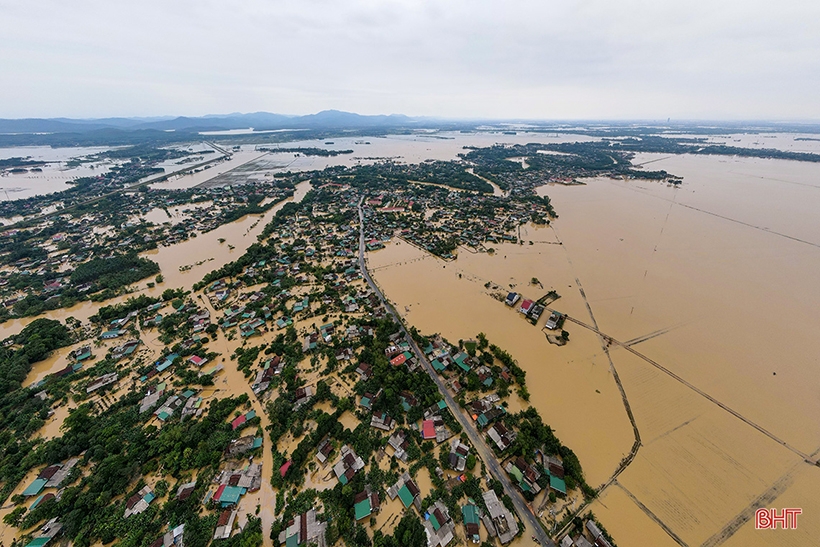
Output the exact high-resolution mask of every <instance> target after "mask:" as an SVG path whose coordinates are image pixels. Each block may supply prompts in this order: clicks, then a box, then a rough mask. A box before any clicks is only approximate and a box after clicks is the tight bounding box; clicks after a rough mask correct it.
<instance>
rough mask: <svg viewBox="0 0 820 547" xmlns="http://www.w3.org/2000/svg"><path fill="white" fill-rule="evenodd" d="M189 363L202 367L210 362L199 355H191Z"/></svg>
mask: <svg viewBox="0 0 820 547" xmlns="http://www.w3.org/2000/svg"><path fill="white" fill-rule="evenodd" d="M188 362H189V363H191V364H192V365H194V366H196V367H201V366H202V365H204V364H205V363H207V362H208V359H206V358H204V357H200V356H198V355H191V356H190V357H188Z"/></svg>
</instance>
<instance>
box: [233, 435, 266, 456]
mask: <svg viewBox="0 0 820 547" xmlns="http://www.w3.org/2000/svg"><path fill="white" fill-rule="evenodd" d="M260 446H262V438H261V437H254V436H253V435H246V436H244V437H240V438H238V439H235V440H233V441H231V442H230V444H228V448H226V449H225V453H226V454H227V455H228V456H239V455H240V454H244V453H245V452H249V451H251V450H253V449H255V448H259V447H260Z"/></svg>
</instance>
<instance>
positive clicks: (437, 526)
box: [430, 513, 441, 532]
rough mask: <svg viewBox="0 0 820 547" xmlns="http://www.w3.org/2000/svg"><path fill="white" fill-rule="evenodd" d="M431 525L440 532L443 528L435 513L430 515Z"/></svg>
mask: <svg viewBox="0 0 820 547" xmlns="http://www.w3.org/2000/svg"><path fill="white" fill-rule="evenodd" d="M430 523H431V524H432V525H433V530H435V531H436V532H438V529H439V528H441V524H439V521H438V519H437V518H436V516H435V515H434V514H433V513H430Z"/></svg>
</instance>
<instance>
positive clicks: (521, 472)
mask: <svg viewBox="0 0 820 547" xmlns="http://www.w3.org/2000/svg"><path fill="white" fill-rule="evenodd" d="M504 469H505V470H506V471H507V473H509V474H510V476H511V477H514V478H515V480H516V481H517V482H518V487H519V488H520V489H521V490H522V491H523V492H531V493H533V494H537V493H538V492H540V491H541V486H540V485H539V484H538V479H539V478H541V472H540V471H539V470H538V468H537V467H536V466H535V465H530V464H528V463H527V462H526V460H525V459H524V458H522V457H521V456H519V457H517V458H516V459H515V460H512V461H509V462H507V465H506V466H504ZM562 482H563V481H562Z"/></svg>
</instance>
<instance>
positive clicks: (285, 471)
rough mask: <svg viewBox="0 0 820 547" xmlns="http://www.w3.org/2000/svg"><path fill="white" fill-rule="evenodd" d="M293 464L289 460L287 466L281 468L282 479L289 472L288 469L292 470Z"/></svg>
mask: <svg viewBox="0 0 820 547" xmlns="http://www.w3.org/2000/svg"><path fill="white" fill-rule="evenodd" d="M292 463H293V460H288V461H286V462H285V465H283V466H282V467H280V468H279V474H280V475H282V477H284V476H285V473H287V472H288V469H290V466H291V464H292Z"/></svg>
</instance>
